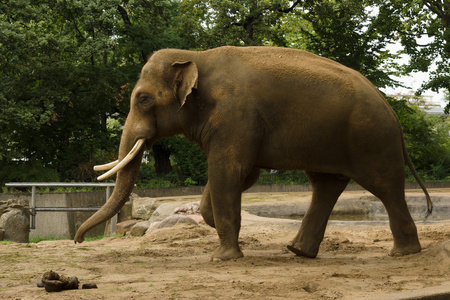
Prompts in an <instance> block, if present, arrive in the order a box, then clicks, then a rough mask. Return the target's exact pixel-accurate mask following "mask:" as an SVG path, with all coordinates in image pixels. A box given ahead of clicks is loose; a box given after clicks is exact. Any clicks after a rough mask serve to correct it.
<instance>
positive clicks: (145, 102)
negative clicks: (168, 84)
mask: <svg viewBox="0 0 450 300" xmlns="http://www.w3.org/2000/svg"><path fill="white" fill-rule="evenodd" d="M138 102H139V104H140V105H142V106H144V107H148V106H150V105H152V104H153V102H155V96H153V95H152V94H147V93H145V94H144V93H143V94H139V95H138Z"/></svg>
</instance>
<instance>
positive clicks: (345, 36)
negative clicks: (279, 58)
mask: <svg viewBox="0 0 450 300" xmlns="http://www.w3.org/2000/svg"><path fill="white" fill-rule="evenodd" d="M378 2H379V1H376V0H365V1H354V0H343V1H310V0H308V1H304V3H303V4H302V11H301V13H299V16H300V18H301V19H302V20H305V21H307V22H304V23H303V24H300V26H299V30H301V33H302V34H303V35H304V39H303V40H302V42H304V43H305V44H304V45H303V44H301V45H299V48H306V50H309V51H311V52H314V53H316V54H319V55H321V56H324V57H327V58H331V59H333V60H335V61H337V62H340V63H342V64H343V65H345V66H347V67H350V68H352V69H355V70H357V71H359V72H361V73H362V74H363V75H365V76H366V77H367V78H368V79H369V80H370V81H371V82H372V83H373V84H374V85H375V86H377V87H379V88H380V87H386V86H392V85H397V83H396V82H395V81H394V80H393V79H391V78H390V76H391V75H395V74H397V73H398V71H397V70H396V69H395V67H396V65H395V63H394V59H395V58H396V57H397V56H396V55H395V54H391V53H390V52H389V51H388V50H386V48H385V47H386V45H387V44H389V43H392V42H393V36H394V33H395V30H396V29H397V27H396V25H398V23H397V22H396V19H395V18H392V16H391V14H390V12H391V9H389V8H388V7H386V6H383V5H381V6H380V7H379V10H378V11H377V10H375V9H374V6H375V5H376V4H378Z"/></svg>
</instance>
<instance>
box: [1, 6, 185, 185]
mask: <svg viewBox="0 0 450 300" xmlns="http://www.w3.org/2000/svg"><path fill="white" fill-rule="evenodd" d="M175 8H176V2H173V1H167V0H157V1H149V0H130V1H118V0H106V1H90V0H79V1H75V0H66V1H57V0H43V1H34V0H20V1H1V2H0V10H1V14H0V32H2V34H1V35H0V46H1V47H0V70H1V73H0V108H1V110H0V126H1V128H0V132H1V133H0V162H1V164H2V167H5V166H7V165H16V164H18V163H20V164H29V165H30V166H35V165H41V166H43V167H45V168H50V169H52V170H56V171H57V172H58V173H59V176H60V179H61V180H63V181H65V180H93V179H94V176H95V174H94V173H93V172H92V166H93V165H94V164H96V163H101V162H103V161H105V160H109V158H108V156H115V155H116V153H117V147H118V144H119V138H120V135H119V133H118V132H119V131H120V128H119V127H118V126H113V127H111V126H108V121H107V120H108V119H114V118H117V119H119V120H120V121H121V122H123V120H124V116H125V115H126V112H127V111H128V101H123V100H124V99H126V98H129V95H130V92H131V88H130V86H132V85H133V84H134V82H135V81H136V79H137V74H138V73H139V70H140V69H141V67H142V65H143V63H144V59H146V58H145V57H143V56H142V54H143V53H146V54H147V55H149V54H151V53H152V52H153V51H155V50H158V49H159V48H163V47H169V46H173V47H177V46H179V43H180V39H179V38H178V37H177V36H176V34H175V33H174V32H173V31H172V30H171V28H172V27H173V24H172V23H171V22H172V21H173V14H174V12H175ZM25 175H26V174H25ZM25 175H24V178H25ZM42 180H46V179H45V178H42Z"/></svg>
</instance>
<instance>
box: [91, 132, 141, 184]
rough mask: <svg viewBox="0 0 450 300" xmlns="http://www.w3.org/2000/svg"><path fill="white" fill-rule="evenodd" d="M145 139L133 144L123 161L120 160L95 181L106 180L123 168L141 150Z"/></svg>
mask: <svg viewBox="0 0 450 300" xmlns="http://www.w3.org/2000/svg"><path fill="white" fill-rule="evenodd" d="M144 143H145V139H140V140H138V141H137V142H136V144H134V146H133V149H131V151H130V152H128V154H127V156H125V158H124V159H122V160H121V161H120V162H119V163H118V164H116V166H115V167H114V168H112V169H111V170H109V171H108V172H106V173H105V174H103V175H101V176H99V177H97V180H103V179H106V178H108V177H110V176H112V175H114V174H116V173H117V172H118V171H119V170H120V169H122V168H123V167H125V166H126V165H127V164H128V163H129V162H130V161H131V160H133V158H134V157H135V156H136V154H138V152H139V151H140V150H141V148H142V145H144Z"/></svg>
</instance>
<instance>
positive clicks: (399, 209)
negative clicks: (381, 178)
mask: <svg viewBox="0 0 450 300" xmlns="http://www.w3.org/2000/svg"><path fill="white" fill-rule="evenodd" d="M385 177H387V179H386V182H387V183H385V184H379V185H376V184H375V183H374V182H375V181H371V182H370V183H366V182H358V183H360V184H361V185H362V186H363V187H365V188H366V189H367V190H368V191H370V192H371V193H372V194H374V195H375V196H376V197H378V198H379V199H380V200H381V201H382V202H383V205H384V207H385V208H386V211H387V214H388V217H389V226H390V228H391V231H392V235H393V237H394V246H393V247H392V249H391V250H390V251H389V255H391V256H394V255H407V254H412V253H417V252H420V251H421V250H422V247H421V246H420V242H419V237H418V235H417V228H416V225H415V224H414V220H413V218H412V217H411V214H410V213H409V209H408V205H407V203H406V200H405V190H404V182H403V176H400V175H399V176H397V177H399V178H400V179H397V180H395V179H394V178H392V179H391V180H389V178H388V176H385Z"/></svg>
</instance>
